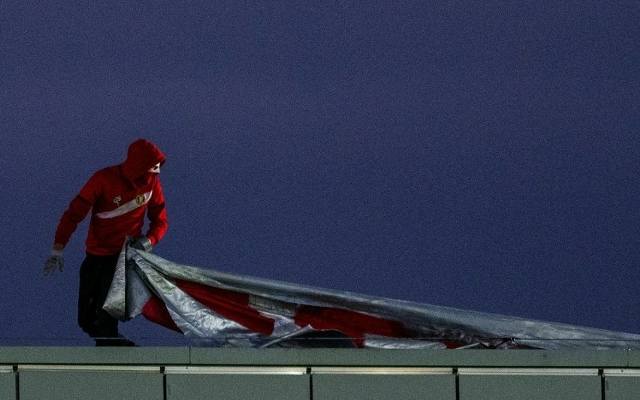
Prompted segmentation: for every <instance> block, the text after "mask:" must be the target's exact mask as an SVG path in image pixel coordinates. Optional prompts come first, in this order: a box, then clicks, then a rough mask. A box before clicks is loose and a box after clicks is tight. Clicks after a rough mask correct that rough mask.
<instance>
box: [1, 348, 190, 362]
mask: <svg viewBox="0 0 640 400" xmlns="http://www.w3.org/2000/svg"><path fill="white" fill-rule="evenodd" d="M188 363H189V348H185V347H0V364H13V365H16V364H71V365H93V364H120V365H173V364H188Z"/></svg>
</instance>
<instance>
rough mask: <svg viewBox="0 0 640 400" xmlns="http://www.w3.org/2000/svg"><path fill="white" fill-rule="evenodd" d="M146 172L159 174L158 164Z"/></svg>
mask: <svg viewBox="0 0 640 400" xmlns="http://www.w3.org/2000/svg"><path fill="white" fill-rule="evenodd" d="M148 172H150V173H152V174H159V173H160V163H157V164H156V165H154V166H153V167H151V168H149V169H148Z"/></svg>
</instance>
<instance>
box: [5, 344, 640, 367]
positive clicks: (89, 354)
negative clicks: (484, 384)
mask: <svg viewBox="0 0 640 400" xmlns="http://www.w3.org/2000/svg"><path fill="white" fill-rule="evenodd" d="M18 364H49V365H51V364H60V365H100V364H103V365H163V366H171V365H194V366H198V365H199V366H300V367H313V366H319V367H322V366H329V367H331V366H338V367H385V366H395V367H450V368H464V367H527V368H531V367H540V368H544V367H546V368H550V367H554V368H629V367H640V353H636V352H632V351H627V350H602V351H597V350H593V351H584V350H580V351H543V350H375V349H264V350H260V349H228V348H225V349H219V348H201V347H195V348H188V347H110V348H109V347H97V348H96V347H0V365H18Z"/></svg>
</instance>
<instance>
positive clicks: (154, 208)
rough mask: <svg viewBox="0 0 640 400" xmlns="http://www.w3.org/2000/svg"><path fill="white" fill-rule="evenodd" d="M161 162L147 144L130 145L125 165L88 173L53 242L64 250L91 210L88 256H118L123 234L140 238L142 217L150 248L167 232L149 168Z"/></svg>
mask: <svg viewBox="0 0 640 400" xmlns="http://www.w3.org/2000/svg"><path fill="white" fill-rule="evenodd" d="M164 161H165V156H164V154H162V152H161V151H160V149H158V147H156V145H154V144H153V143H151V142H150V141H147V140H144V139H138V140H136V141H135V142H133V143H131V145H130V146H129V151H128V153H127V159H126V161H125V162H124V163H122V164H120V165H115V166H112V167H107V168H104V169H101V170H100V171H98V172H96V173H95V174H93V176H92V177H91V178H90V179H89V181H88V182H87V183H86V184H85V185H84V187H83V188H82V189H81V190H80V193H79V194H78V195H77V196H76V197H75V198H74V199H73V200H72V201H71V203H70V204H69V208H68V209H67V211H65V213H64V214H63V215H62V218H61V219H60V223H59V224H58V229H57V230H56V237H55V243H59V244H62V245H63V246H65V245H66V244H67V242H69V238H70V237H71V234H73V232H74V231H75V230H76V228H77V226H78V224H79V223H80V222H81V221H82V220H83V219H84V218H85V217H86V215H87V213H88V212H89V210H91V223H90V224H89V234H88V235H87V241H86V246H87V253H90V254H94V255H98V256H103V255H113V254H118V253H119V252H120V250H121V249H122V245H123V244H124V241H125V239H126V237H127V236H130V237H136V236H140V235H141V232H142V227H143V225H144V215H145V213H147V215H148V217H149V221H150V224H149V232H147V235H146V236H147V238H148V239H149V240H150V241H151V244H152V245H154V246H155V245H156V244H157V243H158V242H159V241H160V239H162V237H163V236H164V234H165V233H166V231H167V227H168V223H167V212H166V210H165V204H164V195H163V194H162V185H161V184H160V177H159V176H158V174H153V173H149V172H148V170H149V169H150V168H151V167H153V166H154V165H156V164H157V163H161V164H163V163H164Z"/></svg>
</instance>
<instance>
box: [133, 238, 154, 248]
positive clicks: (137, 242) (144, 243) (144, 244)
mask: <svg viewBox="0 0 640 400" xmlns="http://www.w3.org/2000/svg"><path fill="white" fill-rule="evenodd" d="M129 244H130V245H131V247H133V248H134V249H138V250H143V251H151V250H152V249H153V246H152V245H151V240H149V239H147V237H145V236H138V237H137V238H133V239H131V241H130V242H129Z"/></svg>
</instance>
